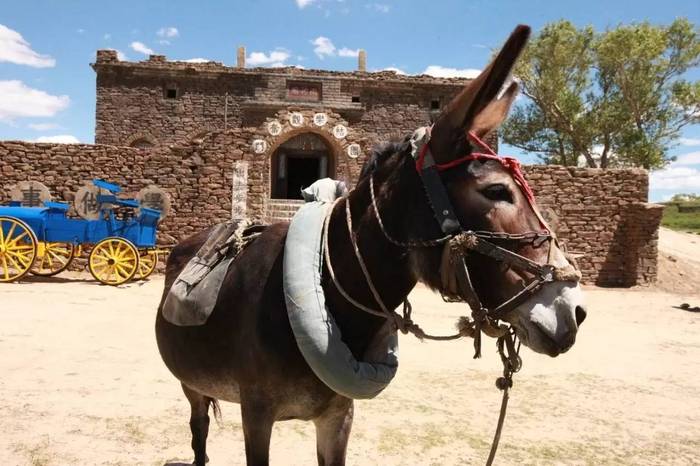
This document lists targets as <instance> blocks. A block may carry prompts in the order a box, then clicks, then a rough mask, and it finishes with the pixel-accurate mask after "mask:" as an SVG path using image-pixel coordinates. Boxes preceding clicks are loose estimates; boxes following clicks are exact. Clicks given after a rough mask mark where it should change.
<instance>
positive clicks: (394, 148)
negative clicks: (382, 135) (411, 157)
mask: <svg viewBox="0 0 700 466" xmlns="http://www.w3.org/2000/svg"><path fill="white" fill-rule="evenodd" d="M409 140H410V136H406V137H404V138H403V140H401V141H386V142H381V143H379V144H376V145H375V146H374V147H373V148H372V150H371V152H370V156H369V158H368V159H367V161H366V162H365V164H364V165H363V166H362V171H361V172H360V178H359V180H358V181H360V180H363V179H364V178H365V177H366V176H367V175H369V174H370V173H373V172H374V171H375V170H376V169H377V168H379V166H380V165H381V164H383V163H384V162H385V161H386V160H387V159H389V157H391V156H392V155H394V154H402V155H407V154H408V153H409V148H410V143H409Z"/></svg>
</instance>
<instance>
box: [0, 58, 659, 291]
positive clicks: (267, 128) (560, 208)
mask: <svg viewBox="0 0 700 466" xmlns="http://www.w3.org/2000/svg"><path fill="white" fill-rule="evenodd" d="M238 56H239V59H238V63H237V66H235V67H227V66H224V65H222V64H220V63H214V62H208V63H188V62H170V61H167V60H166V59H165V57H163V56H151V57H150V58H149V59H148V60H147V61H142V62H138V63H134V62H122V61H119V60H118V58H117V55H116V52H114V51H110V50H100V51H98V52H97V60H96V62H95V63H94V64H93V65H92V66H93V68H94V70H95V72H96V74H97V86H96V89H97V92H96V93H97V105H96V108H97V112H96V113H97V114H96V134H95V142H96V144H80V145H77V144H76V145H63V144H41V143H30V142H21V141H0V204H2V203H4V202H7V200H8V198H9V192H10V190H11V189H12V187H13V186H15V185H16V184H17V183H18V182H20V181H26V180H36V181H41V182H42V183H44V184H45V185H46V186H47V187H48V188H49V190H50V191H51V194H52V195H53V196H54V199H55V200H59V201H68V202H70V201H72V200H73V196H74V194H75V192H76V191H77V190H78V189H79V188H80V187H81V186H83V185H85V184H86V183H89V182H90V180H92V179H93V178H104V179H107V180H109V181H111V182H114V183H117V184H119V185H121V186H122V187H123V189H124V194H126V195H127V196H128V195H132V196H133V195H135V194H136V193H138V192H139V190H141V189H142V188H144V187H146V186H149V185H152V184H155V185H158V186H159V187H161V188H163V189H164V190H165V191H166V192H167V193H168V195H169V197H170V200H171V206H172V210H171V212H170V215H169V216H168V217H167V218H165V220H164V221H162V222H161V225H160V229H159V231H160V232H161V234H160V235H159V241H160V242H161V243H162V244H166V245H167V244H173V243H175V242H177V241H179V240H181V239H183V238H185V237H187V236H189V235H191V234H193V233H195V232H197V231H200V230H201V229H203V228H205V227H207V226H209V225H212V224H214V223H217V222H221V221H223V220H226V219H228V218H231V217H238V218H243V217H245V218H253V219H262V220H264V221H269V222H271V221H276V220H285V219H288V218H290V217H291V216H292V215H293V213H294V212H295V211H296V209H297V208H298V206H299V205H300V203H301V201H300V200H297V199H298V198H299V197H300V196H299V188H300V187H302V186H306V185H308V184H310V183H311V182H313V181H314V180H316V179H317V178H319V177H322V176H331V177H334V178H339V179H344V180H346V181H347V182H348V183H349V184H350V185H351V186H352V185H353V184H354V183H353V182H354V180H356V179H357V177H358V175H359V172H360V169H361V167H362V165H363V163H364V161H365V160H366V157H367V154H368V152H369V150H370V148H371V146H372V145H373V144H375V143H377V142H380V141H382V140H386V139H389V138H392V137H401V136H404V135H406V134H409V133H410V132H411V131H413V130H414V129H415V128H417V127H419V126H422V125H425V124H427V123H429V122H430V121H431V119H432V118H434V117H435V116H436V115H437V113H438V112H439V111H440V108H441V107H442V106H443V105H445V104H446V103H447V102H448V101H449V100H450V98H451V97H452V96H453V95H454V94H455V93H456V92H457V91H458V90H459V89H461V88H462V86H464V84H465V83H466V82H467V81H466V80H464V79H440V78H433V77H429V76H402V75H397V74H395V73H392V72H379V73H369V72H367V71H366V70H365V56H364V53H362V54H361V55H360V57H359V63H358V70H357V71H354V72H333V71H321V70H302V69H297V68H274V69H270V68H246V67H245V64H244V63H243V60H244V57H245V52H244V51H243V50H239V53H238ZM491 142H492V143H494V141H491ZM525 174H526V176H527V178H528V180H529V181H530V183H531V185H532V187H533V189H534V191H535V193H536V195H537V200H538V204H539V205H540V207H541V208H542V210H543V211H544V212H545V213H546V215H547V216H548V217H550V218H551V219H552V220H553V224H555V225H556V230H557V232H558V235H559V237H560V239H562V240H563V241H565V242H566V243H567V246H568V249H569V251H570V252H572V253H575V254H577V255H579V258H578V263H579V266H580V267H581V271H582V273H583V277H584V281H585V282H587V283H596V284H599V285H608V286H612V285H623V286H630V285H634V284H639V283H649V282H652V281H654V280H655V279H656V275H657V240H658V226H659V222H660V218H661V212H662V209H661V207H660V206H655V205H650V204H647V196H648V188H649V186H648V184H649V181H648V174H647V172H646V171H644V170H641V169H617V170H600V169H586V168H570V167H558V166H542V165H534V166H527V167H525Z"/></svg>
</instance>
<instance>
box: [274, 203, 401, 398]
mask: <svg viewBox="0 0 700 466" xmlns="http://www.w3.org/2000/svg"><path fill="white" fill-rule="evenodd" d="M328 209H330V204H326V203H323V202H309V203H307V204H305V205H303V206H302V207H301V209H300V210H299V211H298V212H297V214H296V215H295V216H294V218H293V219H292V222H291V224H290V227H289V232H288V234H287V239H286V242H285V247H284V263H283V270H284V296H285V301H286V304H287V315H288V316H289V322H290V324H291V326H292V331H293V332H294V337H295V338H296V342H297V345H298V346H299V349H300V351H301V353H302V355H303V356H304V359H305V360H306V362H307V363H308V364H309V366H310V367H311V369H312V370H313V372H314V373H315V374H316V376H317V377H318V378H319V379H321V381H323V383H325V384H326V385H327V386H328V387H329V388H331V389H332V390H333V391H335V392H336V393H339V394H341V395H343V396H346V397H348V398H354V399H366V398H374V397H375V396H377V395H378V394H379V393H381V391H382V390H384V389H385V388H386V387H387V385H389V382H391V380H392V379H393V378H394V375H396V370H397V368H398V337H397V334H396V330H395V329H394V328H393V327H392V326H391V325H390V323H389V322H387V324H386V325H385V326H384V327H383V328H382V329H381V331H380V332H378V334H377V336H376V337H375V339H374V341H373V342H372V344H371V345H370V348H369V349H368V350H367V352H366V353H365V355H364V358H365V361H357V360H356V359H355V357H354V356H353V354H352V352H351V351H350V349H349V348H348V347H347V345H346V344H345V343H344V342H343V338H342V334H341V331H340V328H338V325H337V324H336V323H335V320H334V319H333V316H332V315H331V314H330V313H329V312H328V309H327V308H326V303H325V297H324V295H323V288H322V287H321V271H322V266H323V261H322V257H323V255H322V250H321V238H322V230H323V221H324V218H325V216H326V213H327V211H328ZM358 312H360V311H358Z"/></svg>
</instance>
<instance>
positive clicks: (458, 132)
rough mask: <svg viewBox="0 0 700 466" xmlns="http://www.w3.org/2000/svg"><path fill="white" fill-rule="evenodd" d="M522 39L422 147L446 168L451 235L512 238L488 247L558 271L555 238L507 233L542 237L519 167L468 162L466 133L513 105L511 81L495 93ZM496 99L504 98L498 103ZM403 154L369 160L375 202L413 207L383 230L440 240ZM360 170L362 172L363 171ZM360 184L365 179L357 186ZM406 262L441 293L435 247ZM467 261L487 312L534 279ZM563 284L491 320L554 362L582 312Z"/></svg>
mask: <svg viewBox="0 0 700 466" xmlns="http://www.w3.org/2000/svg"><path fill="white" fill-rule="evenodd" d="M529 34H530V28H529V27H527V26H518V27H517V28H516V29H515V31H514V32H513V33H512V34H511V36H510V38H509V39H508V41H507V42H506V44H505V45H504V47H503V49H502V50H501V51H500V53H499V54H498V55H497V56H496V58H495V59H494V60H493V62H492V63H491V64H490V65H489V66H488V67H487V68H486V69H485V70H484V71H483V72H482V73H481V74H480V75H479V76H478V77H477V78H476V79H474V80H473V81H471V82H470V83H469V84H468V85H467V86H466V87H465V88H464V89H463V90H462V91H461V92H460V93H459V94H458V95H457V96H456V97H455V98H454V99H453V100H452V102H450V104H449V105H447V106H446V107H445V110H444V111H443V112H442V114H441V115H440V117H439V118H438V119H437V121H436V122H435V124H434V125H433V127H432V131H431V136H430V139H429V142H428V150H429V153H430V154H432V157H433V158H434V162H435V164H436V165H438V166H442V167H445V169H444V170H440V171H439V172H438V173H439V182H441V184H442V186H444V191H445V192H446V194H447V198H448V199H449V204H451V208H452V210H453V212H454V216H455V217H456V220H457V222H458V223H459V225H458V228H460V229H461V230H465V231H468V230H471V231H484V232H494V233H505V234H507V235H511V236H510V239H498V238H496V239H493V240H492V241H493V243H496V244H498V245H499V246H501V247H503V248H505V249H508V250H510V251H512V252H515V253H517V254H519V255H521V256H523V257H525V258H527V259H529V260H530V261H533V262H536V263H537V264H541V265H545V264H550V265H552V266H554V267H566V266H569V263H568V260H567V257H566V256H565V254H564V253H563V252H562V251H561V250H560V249H559V247H558V244H557V243H556V240H555V239H554V238H553V237H552V238H551V239H545V240H543V241H537V240H535V241H512V238H513V237H514V236H513V235H519V234H527V233H533V232H543V231H544V232H545V233H547V232H548V227H547V225H546V224H545V222H544V220H543V219H542V217H541V215H540V214H539V212H538V211H537V207H536V205H535V204H534V201H533V200H532V198H531V196H530V193H529V192H528V190H529V188H527V185H526V184H525V182H524V180H522V179H519V177H517V176H516V177H514V175H517V170H513V167H512V166H510V167H509V166H508V164H504V163H502V162H501V161H499V160H497V159H494V158H487V157H476V156H473V155H472V156H471V157H469V156H470V154H474V153H475V152H477V151H476V150H475V148H474V147H473V146H472V143H471V142H470V136H469V133H471V134H472V135H474V136H476V137H477V138H484V137H486V136H488V135H489V134H490V133H492V132H493V131H494V130H495V129H496V128H497V127H498V126H499V125H500V124H501V123H502V121H503V120H504V119H505V118H506V116H507V113H508V110H509V109H510V106H511V104H512V103H513V101H514V100H515V97H516V94H517V92H518V85H517V83H515V82H513V83H511V84H510V85H509V86H508V87H507V89H506V90H505V91H504V92H502V93H501V89H502V87H503V85H504V83H505V82H506V80H507V79H508V77H509V75H510V72H511V69H512V67H513V65H514V63H515V61H516V60H517V58H518V56H519V54H520V52H521V51H522V49H523V47H524V46H525V44H526V42H527V39H528V37H529ZM499 93H501V94H502V95H501V96H500V98H499ZM409 151H410V146H409V144H408V142H404V144H403V145H396V146H394V149H393V150H391V149H385V151H384V154H383V155H384V158H383V160H381V162H382V163H381V164H379V162H378V161H377V159H378V158H379V159H381V155H380V156H378V157H375V160H374V162H373V163H374V165H375V167H374V168H379V169H378V170H376V171H377V173H376V175H377V177H378V178H383V179H384V181H386V182H385V183H382V188H381V190H380V193H379V195H378V197H379V198H380V199H381V198H384V197H391V198H393V199H401V200H402V201H403V202H404V205H405V206H409V205H410V206H411V208H412V209H413V210H412V211H411V212H410V215H402V216H401V217H400V218H401V220H398V219H396V218H395V219H394V220H393V221H392V220H390V219H388V220H387V223H389V222H390V223H393V225H387V229H389V228H395V229H396V230H400V231H403V232H404V235H405V236H404V237H403V239H405V240H408V241H417V240H424V239H427V238H435V237H436V236H440V235H441V234H442V233H443V231H441V229H440V228H439V227H438V225H439V224H438V222H436V217H438V218H439V217H440V215H441V214H440V212H434V211H433V209H434V206H435V204H436V202H435V199H432V202H430V203H429V202H426V200H427V199H426V195H425V189H424V188H426V187H427V185H426V186H422V185H424V184H425V183H426V181H425V177H424V181H423V182H421V178H420V177H419V176H417V171H416V164H414V163H413V161H412V160H411V159H410V157H406V156H405V155H406V152H409ZM465 156H467V157H465ZM392 161H393V162H392ZM368 171H369V170H367V169H366V170H365V174H366V173H367V172H368ZM366 178H367V177H366V176H363V177H362V179H361V182H363V181H366ZM427 188H428V190H430V188H429V187H427ZM392 190H393V194H392ZM416 193H417V194H416ZM431 204H432V205H433V207H431ZM437 210H440V209H437ZM443 229H444V227H443ZM396 230H394V231H396ZM409 257H410V260H411V262H412V265H413V270H414V272H415V274H416V278H417V279H418V280H420V281H422V282H424V283H426V284H428V285H429V286H431V287H432V288H435V289H439V290H441V291H443V292H444V291H446V290H445V289H444V282H443V280H441V276H440V266H441V264H442V254H441V252H440V248H414V249H411V250H410V253H409ZM466 261H467V264H468V269H469V271H470V276H471V281H472V285H473V290H474V291H475V292H476V295H478V298H479V300H480V301H481V303H482V304H483V305H484V306H485V307H487V308H490V309H493V308H495V307H498V306H499V305H500V304H502V303H503V302H505V301H507V300H509V299H510V298H512V297H513V296H515V295H517V294H518V293H520V291H522V290H523V288H524V287H525V286H526V285H527V284H528V283H530V282H531V281H532V280H533V274H532V273H530V272H526V271H523V270H521V269H518V268H516V267H512V264H507V263H505V264H504V263H503V262H498V261H496V260H494V259H493V258H491V257H487V256H485V255H483V254H476V253H472V254H468V255H467V258H466ZM566 280H567V279H559V280H555V281H552V282H548V283H546V284H544V285H543V286H541V287H540V288H539V289H538V290H537V291H536V292H535V293H533V294H532V295H524V296H525V297H526V298H527V299H522V300H520V301H522V302H520V303H519V304H518V305H517V306H514V307H512V308H511V309H509V310H508V312H506V313H505V314H504V315H502V316H499V317H500V318H502V319H504V320H506V321H508V322H510V323H511V324H513V326H514V327H515V328H516V331H517V333H518V335H519V336H520V338H521V339H522V341H523V343H524V344H525V345H527V346H529V347H530V348H531V349H533V350H534V351H537V352H540V353H546V354H548V355H550V356H556V355H558V354H560V353H563V352H565V351H567V350H568V349H569V348H570V347H571V346H572V345H573V344H574V341H575V338H576V332H577V330H578V327H579V325H580V324H581V323H582V322H583V320H584V318H585V316H586V312H585V310H584V308H583V296H582V292H581V289H580V287H579V285H578V281H577V280H576V279H570V281H566Z"/></svg>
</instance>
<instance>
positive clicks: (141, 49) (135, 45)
mask: <svg viewBox="0 0 700 466" xmlns="http://www.w3.org/2000/svg"><path fill="white" fill-rule="evenodd" d="M129 47H131V48H132V49H133V50H134V51H136V52H138V53H142V54H144V55H153V53H154V52H153V49H150V48H148V47H147V46H146V44H144V43H143V42H139V41H134V42H132V43H131V45H129Z"/></svg>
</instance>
